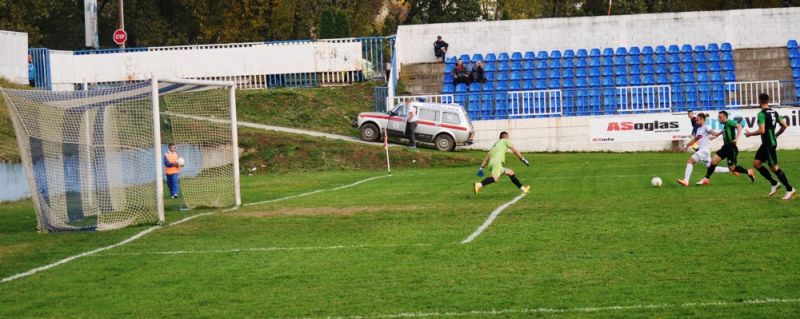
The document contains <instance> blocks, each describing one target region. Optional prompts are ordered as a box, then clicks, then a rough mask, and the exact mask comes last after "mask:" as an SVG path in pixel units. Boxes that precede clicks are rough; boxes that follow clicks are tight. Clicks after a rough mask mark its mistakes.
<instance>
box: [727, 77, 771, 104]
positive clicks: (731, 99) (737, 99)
mask: <svg viewBox="0 0 800 319" xmlns="http://www.w3.org/2000/svg"><path fill="white" fill-rule="evenodd" d="M761 93H766V94H768V95H769V99H770V102H769V105H773V106H777V105H781V82H780V81H777V80H775V81H748V82H728V83H725V95H726V101H727V103H726V106H727V107H729V108H739V107H757V106H758V105H759V104H758V95H759V94H761Z"/></svg>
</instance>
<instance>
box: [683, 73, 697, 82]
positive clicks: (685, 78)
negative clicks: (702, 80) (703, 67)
mask: <svg viewBox="0 0 800 319" xmlns="http://www.w3.org/2000/svg"><path fill="white" fill-rule="evenodd" d="M681 79H682V80H683V83H694V73H683V74H682V75H681Z"/></svg>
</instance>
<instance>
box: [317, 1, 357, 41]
mask: <svg viewBox="0 0 800 319" xmlns="http://www.w3.org/2000/svg"><path fill="white" fill-rule="evenodd" d="M350 34H351V31H350V21H349V19H348V18H347V12H345V11H344V10H341V9H338V8H325V10H322V14H321V15H320V19H319V38H320V39H336V38H348V37H350Z"/></svg>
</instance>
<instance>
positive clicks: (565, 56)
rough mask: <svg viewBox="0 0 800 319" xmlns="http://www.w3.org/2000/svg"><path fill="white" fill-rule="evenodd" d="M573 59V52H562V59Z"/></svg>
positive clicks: (570, 50)
mask: <svg viewBox="0 0 800 319" xmlns="http://www.w3.org/2000/svg"><path fill="white" fill-rule="evenodd" d="M574 57H575V51H572V49H569V50H564V58H565V59H572V58H574Z"/></svg>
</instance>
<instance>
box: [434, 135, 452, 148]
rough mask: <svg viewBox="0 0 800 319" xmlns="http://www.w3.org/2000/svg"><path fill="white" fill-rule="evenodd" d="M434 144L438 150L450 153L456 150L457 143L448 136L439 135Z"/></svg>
mask: <svg viewBox="0 0 800 319" xmlns="http://www.w3.org/2000/svg"><path fill="white" fill-rule="evenodd" d="M433 142H434V144H436V149H438V150H440V151H442V152H450V151H452V150H454V149H455V148H456V142H455V141H453V138H452V137H450V135H447V134H439V135H438V136H436V139H434V140H433Z"/></svg>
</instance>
